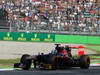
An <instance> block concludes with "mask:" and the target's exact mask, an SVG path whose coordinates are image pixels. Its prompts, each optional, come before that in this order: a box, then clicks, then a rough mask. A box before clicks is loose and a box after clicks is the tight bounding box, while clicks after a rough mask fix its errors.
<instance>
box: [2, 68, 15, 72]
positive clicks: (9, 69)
mask: <svg viewBox="0 0 100 75" xmlns="http://www.w3.org/2000/svg"><path fill="white" fill-rule="evenodd" d="M12 70H15V69H14V68H4V69H0V71H12Z"/></svg>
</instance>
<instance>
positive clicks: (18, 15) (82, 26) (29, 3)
mask: <svg viewBox="0 0 100 75" xmlns="http://www.w3.org/2000/svg"><path fill="white" fill-rule="evenodd" d="M0 9H3V10H5V11H6V19H7V20H8V22H9V23H8V24H9V26H10V27H11V28H12V31H20V30H25V31H30V30H51V31H68V32H100V2H99V0H0Z"/></svg>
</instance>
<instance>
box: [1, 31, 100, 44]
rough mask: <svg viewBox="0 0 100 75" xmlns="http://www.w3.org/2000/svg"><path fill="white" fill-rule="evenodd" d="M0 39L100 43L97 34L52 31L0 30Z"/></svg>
mask: <svg viewBox="0 0 100 75" xmlns="http://www.w3.org/2000/svg"><path fill="white" fill-rule="evenodd" d="M0 40H3V41H24V42H54V43H77V44H100V42H99V41H100V37H99V36H85V35H65V34H54V33H26V32H0Z"/></svg>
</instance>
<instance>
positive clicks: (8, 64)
mask: <svg viewBox="0 0 100 75" xmlns="http://www.w3.org/2000/svg"><path fill="white" fill-rule="evenodd" d="M19 61H20V59H18V58H17V59H0V68H12V67H13V65H14V63H17V62H19Z"/></svg>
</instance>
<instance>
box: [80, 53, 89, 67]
mask: <svg viewBox="0 0 100 75" xmlns="http://www.w3.org/2000/svg"><path fill="white" fill-rule="evenodd" d="M79 64H80V68H81V69H88V68H89V66H90V58H89V56H88V55H82V56H80V61H79Z"/></svg>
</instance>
